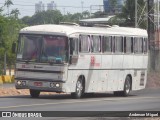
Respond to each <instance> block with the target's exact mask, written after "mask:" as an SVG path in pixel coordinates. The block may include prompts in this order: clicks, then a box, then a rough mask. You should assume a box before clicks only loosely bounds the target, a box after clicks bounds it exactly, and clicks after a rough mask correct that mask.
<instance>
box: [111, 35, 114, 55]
mask: <svg viewBox="0 0 160 120" xmlns="http://www.w3.org/2000/svg"><path fill="white" fill-rule="evenodd" d="M111 44H112V52H113V53H114V52H115V36H112V40H111Z"/></svg>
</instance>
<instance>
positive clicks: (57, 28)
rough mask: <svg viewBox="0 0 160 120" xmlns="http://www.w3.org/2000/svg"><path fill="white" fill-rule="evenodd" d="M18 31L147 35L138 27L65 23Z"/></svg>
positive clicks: (32, 32)
mask: <svg viewBox="0 0 160 120" xmlns="http://www.w3.org/2000/svg"><path fill="white" fill-rule="evenodd" d="M20 33H28V34H54V35H55V34H57V35H64V36H69V35H72V34H74V33H80V34H104V35H105V34H109V35H121V36H143V37H147V36H148V35H147V31H146V30H144V29H140V28H130V27H119V26H112V27H83V26H67V25H54V24H47V25H36V26H30V27H25V28H23V29H21V31H20Z"/></svg>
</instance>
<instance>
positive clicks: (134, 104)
mask: <svg viewBox="0 0 160 120" xmlns="http://www.w3.org/2000/svg"><path fill="white" fill-rule="evenodd" d="M0 111H77V112H79V111H112V112H113V113H116V112H117V111H122V112H123V111H160V88H157V89H144V90H140V91H134V92H131V95H130V96H128V97H115V96H114V95H113V94H112V93H96V94H94V95H88V96H85V97H84V98H82V99H72V98H71V96H70V94H56V95H40V97H39V98H36V99H35V98H30V96H29V95H21V96H7V97H0ZM53 113H54V112H53ZM86 113H87V112H86ZM62 117H63V116H62ZM47 119H48V120H50V119H53V118H47ZM54 119H70V120H72V119H78V120H81V119H84V118H59V117H58V118H54ZM87 119H95V120H96V119H102V117H98V118H87ZM107 119H112V118H107ZM113 119H114V118H113ZM117 119H121V118H117Z"/></svg>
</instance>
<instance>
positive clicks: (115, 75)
mask: <svg viewBox="0 0 160 120" xmlns="http://www.w3.org/2000/svg"><path fill="white" fill-rule="evenodd" d="M147 64H148V39H147V31H146V30H142V29H139V28H128V27H118V26H112V27H110V26H108V27H81V26H73V25H37V26H31V27H26V28H24V29H22V30H21V31H20V34H19V42H18V49H17V61H16V75H15V86H16V88H17V89H29V90H30V95H31V97H39V95H40V92H41V91H46V92H57V93H63V92H64V93H71V96H73V97H74V98H81V97H82V96H83V95H84V94H85V93H94V92H96V93H97V92H104V93H105V92H108V91H109V92H111V91H113V92H114V94H115V95H122V96H128V95H129V93H130V91H131V90H140V89H144V88H145V85H146V80H147Z"/></svg>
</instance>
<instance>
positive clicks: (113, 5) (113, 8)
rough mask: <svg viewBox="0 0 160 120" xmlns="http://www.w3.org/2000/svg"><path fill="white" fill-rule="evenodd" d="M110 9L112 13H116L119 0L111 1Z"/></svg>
mask: <svg viewBox="0 0 160 120" xmlns="http://www.w3.org/2000/svg"><path fill="white" fill-rule="evenodd" d="M109 3H110V9H111V10H112V12H115V10H116V7H117V0H110V1H109Z"/></svg>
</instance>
